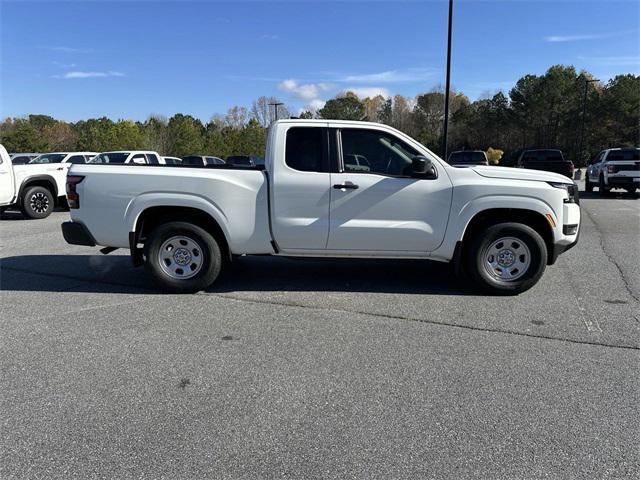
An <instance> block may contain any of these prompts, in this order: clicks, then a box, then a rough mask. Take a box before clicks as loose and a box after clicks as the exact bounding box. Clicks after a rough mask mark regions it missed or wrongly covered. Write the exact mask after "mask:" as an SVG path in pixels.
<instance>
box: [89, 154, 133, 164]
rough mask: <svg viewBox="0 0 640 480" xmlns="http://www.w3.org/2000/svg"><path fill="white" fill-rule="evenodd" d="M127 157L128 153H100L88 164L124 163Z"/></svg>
mask: <svg viewBox="0 0 640 480" xmlns="http://www.w3.org/2000/svg"><path fill="white" fill-rule="evenodd" d="M128 156H129V152H111V153H101V154H100V155H96V156H95V157H93V158H92V159H91V160H90V161H89V163H124V162H125V161H126V160H127V157H128Z"/></svg>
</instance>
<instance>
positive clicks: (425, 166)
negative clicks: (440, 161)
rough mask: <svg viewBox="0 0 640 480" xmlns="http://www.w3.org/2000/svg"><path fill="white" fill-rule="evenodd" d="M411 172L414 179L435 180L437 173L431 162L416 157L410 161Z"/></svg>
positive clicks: (419, 156) (424, 158) (425, 158)
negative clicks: (425, 178)
mask: <svg viewBox="0 0 640 480" xmlns="http://www.w3.org/2000/svg"><path fill="white" fill-rule="evenodd" d="M411 170H412V172H413V175H414V176H416V177H428V178H436V177H437V176H438V175H437V172H436V167H434V165H433V162H432V161H431V160H429V159H428V158H427V157H423V156H422V155H417V156H415V157H413V159H412V161H411Z"/></svg>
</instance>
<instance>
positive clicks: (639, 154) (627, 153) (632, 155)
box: [607, 148, 640, 160]
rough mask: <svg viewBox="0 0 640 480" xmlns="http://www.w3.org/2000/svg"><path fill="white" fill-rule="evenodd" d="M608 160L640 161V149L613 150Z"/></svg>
mask: <svg viewBox="0 0 640 480" xmlns="http://www.w3.org/2000/svg"><path fill="white" fill-rule="evenodd" d="M607 160H640V149H637V148H629V149H626V150H612V151H611V152H609V156H608V157H607Z"/></svg>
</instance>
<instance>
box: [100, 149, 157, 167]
mask: <svg viewBox="0 0 640 480" xmlns="http://www.w3.org/2000/svg"><path fill="white" fill-rule="evenodd" d="M90 163H105V164H120V165H124V164H135V165H165V164H166V161H165V159H164V157H161V156H160V155H158V152H151V151H143V150H128V151H125V150H120V151H117V152H103V153H101V154H100V155H96V156H95V157H93V159H92V160H91V162H90Z"/></svg>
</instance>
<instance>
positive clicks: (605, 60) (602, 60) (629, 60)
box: [578, 55, 640, 68]
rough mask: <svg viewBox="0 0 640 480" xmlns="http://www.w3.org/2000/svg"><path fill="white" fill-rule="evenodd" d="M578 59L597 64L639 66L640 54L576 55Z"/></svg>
mask: <svg viewBox="0 0 640 480" xmlns="http://www.w3.org/2000/svg"><path fill="white" fill-rule="evenodd" d="M578 58H579V59H580V60H583V61H584V62H586V63H588V64H590V65H597V66H607V67H637V68H638V67H640V56H634V55H628V56H624V55H622V56H608V57H578Z"/></svg>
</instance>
